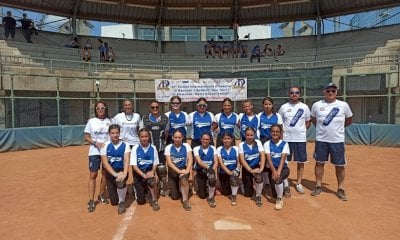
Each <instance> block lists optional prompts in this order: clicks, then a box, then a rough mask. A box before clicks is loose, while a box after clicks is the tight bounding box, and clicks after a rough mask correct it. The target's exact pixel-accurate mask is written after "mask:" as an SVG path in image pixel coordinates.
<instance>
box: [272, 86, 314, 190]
mask: <svg viewBox="0 0 400 240" xmlns="http://www.w3.org/2000/svg"><path fill="white" fill-rule="evenodd" d="M300 93H301V91H300V88H299V87H291V88H290V89H289V102H287V103H285V104H283V105H282V106H281V108H280V109H279V114H280V115H281V116H282V120H283V140H285V141H286V142H288V143H289V148H290V155H288V161H291V160H292V159H293V160H294V161H296V162H297V183H296V191H297V192H298V193H300V194H304V189H303V185H302V184H301V181H302V178H303V173H304V163H306V162H307V147H306V144H307V129H308V128H309V127H310V125H311V117H310V109H309V108H308V106H307V105H306V104H304V103H302V102H301V101H300ZM288 192H289V194H290V190H289V185H286V186H285V196H287V195H288Z"/></svg>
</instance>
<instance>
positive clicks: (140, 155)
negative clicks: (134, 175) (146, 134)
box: [136, 145, 155, 172]
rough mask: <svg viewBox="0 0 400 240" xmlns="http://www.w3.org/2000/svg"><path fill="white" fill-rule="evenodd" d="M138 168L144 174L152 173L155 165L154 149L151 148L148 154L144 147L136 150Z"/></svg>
mask: <svg viewBox="0 0 400 240" xmlns="http://www.w3.org/2000/svg"><path fill="white" fill-rule="evenodd" d="M136 157H137V166H138V168H139V169H140V170H141V171H142V172H148V171H151V169H152V168H153V164H154V160H155V159H154V148H152V147H151V145H150V146H149V148H148V149H147V152H145V151H144V149H143V147H142V146H140V145H139V146H138V148H137V149H136Z"/></svg>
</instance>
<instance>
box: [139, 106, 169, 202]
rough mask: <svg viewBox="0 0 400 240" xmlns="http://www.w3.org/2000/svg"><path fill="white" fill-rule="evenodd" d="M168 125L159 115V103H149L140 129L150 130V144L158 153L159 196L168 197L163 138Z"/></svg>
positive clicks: (164, 117)
mask: <svg viewBox="0 0 400 240" xmlns="http://www.w3.org/2000/svg"><path fill="white" fill-rule="evenodd" d="M167 125H168V117H167V116H165V114H161V113H160V103H159V102H157V101H156V100H153V101H151V102H150V113H149V114H145V115H143V117H142V120H141V121H140V128H141V129H142V128H147V129H148V130H150V136H151V139H150V142H151V143H152V145H154V146H155V147H156V149H157V152H158V159H159V161H160V164H159V165H158V167H157V175H158V177H159V179H160V183H161V186H160V190H161V195H163V196H166V195H168V190H167V189H168V188H167V169H166V167H165V156H164V148H165V138H166V135H167V133H166V131H167Z"/></svg>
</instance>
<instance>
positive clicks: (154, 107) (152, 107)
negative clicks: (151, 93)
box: [150, 106, 160, 109]
mask: <svg viewBox="0 0 400 240" xmlns="http://www.w3.org/2000/svg"><path fill="white" fill-rule="evenodd" d="M150 108H151V109H159V108H160V107H159V106H150Z"/></svg>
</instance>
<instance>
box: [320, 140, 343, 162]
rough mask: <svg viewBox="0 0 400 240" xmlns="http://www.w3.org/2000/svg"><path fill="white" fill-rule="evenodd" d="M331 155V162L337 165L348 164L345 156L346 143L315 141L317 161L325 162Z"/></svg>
mask: <svg viewBox="0 0 400 240" xmlns="http://www.w3.org/2000/svg"><path fill="white" fill-rule="evenodd" d="M329 155H330V156H331V163H332V164H333V165H335V166H345V165H346V164H347V162H346V158H345V157H344V143H328V142H319V141H316V142H315V152H314V159H315V161H317V162H321V163H325V162H327V161H328V158H329Z"/></svg>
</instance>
